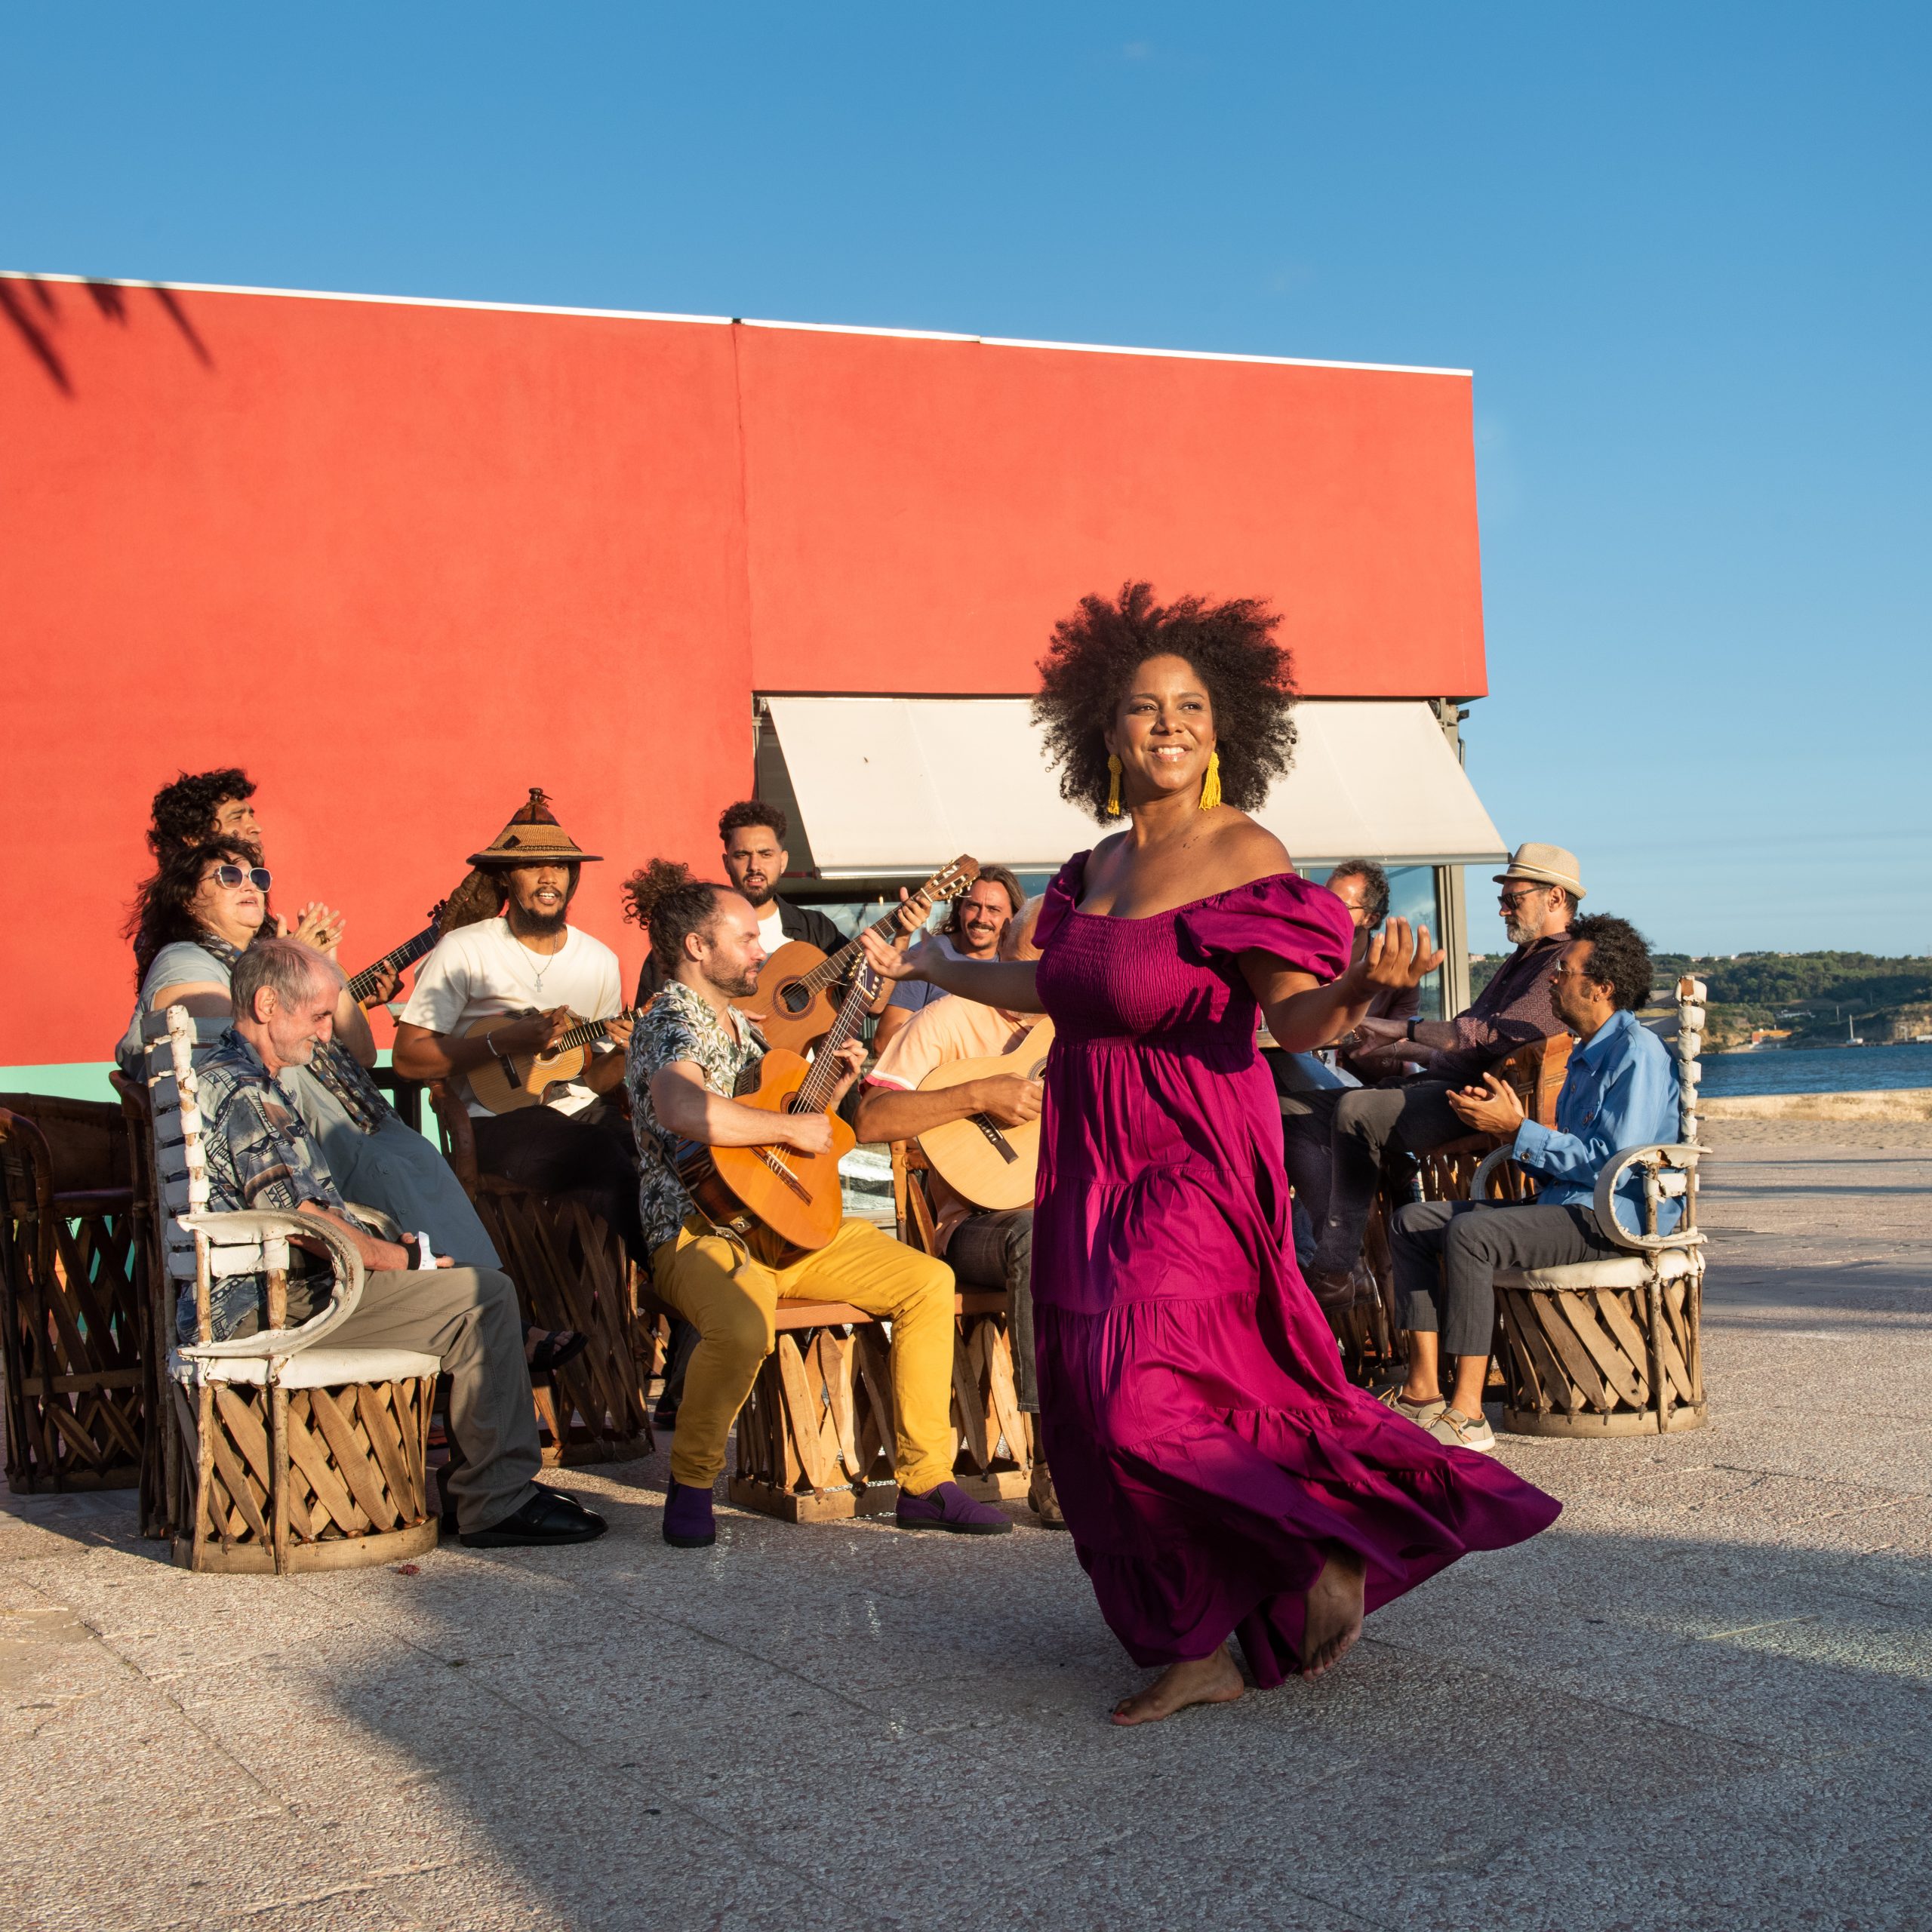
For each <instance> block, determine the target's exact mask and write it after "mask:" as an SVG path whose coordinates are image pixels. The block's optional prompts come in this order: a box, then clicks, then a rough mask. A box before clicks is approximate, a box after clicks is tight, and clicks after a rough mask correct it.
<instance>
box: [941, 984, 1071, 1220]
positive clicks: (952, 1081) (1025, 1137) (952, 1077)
mask: <svg viewBox="0 0 1932 1932" xmlns="http://www.w3.org/2000/svg"><path fill="white" fill-rule="evenodd" d="M1053 1043H1054V1023H1053V1022H1052V1021H1051V1020H1041V1022H1040V1023H1038V1026H1035V1027H1034V1028H1032V1030H1031V1031H1030V1032H1029V1033H1028V1034H1027V1035H1026V1038H1024V1039H1023V1040H1022V1041H1020V1044H1018V1045H1017V1047H1015V1048H1014V1049H1013V1051H1011V1053H1008V1054H999V1055H997V1056H995V1057H992V1058H990V1059H986V1060H954V1061H952V1062H951V1063H949V1064H948V1065H946V1066H936V1067H934V1069H933V1070H932V1072H930V1073H929V1074H928V1075H926V1077H925V1078H924V1079H923V1080H922V1081H920V1082H919V1091H920V1092H921V1093H922V1094H930V1093H931V1092H932V1091H934V1089H935V1088H940V1087H958V1086H963V1085H964V1084H965V1082H966V1081H969V1080H985V1079H988V1078H991V1077H992V1075H995V1074H999V1073H1011V1074H1017V1075H1018V1076H1019V1077H1020V1078H1021V1079H1022V1080H1037V1079H1038V1078H1039V1077H1040V1075H1041V1072H1042V1070H1043V1069H1044V1068H1045V1066H1046V1064H1047V1049H1048V1048H1049V1047H1051V1045H1052V1044H1053ZM919 1149H920V1151H921V1152H922V1153H923V1154H924V1155H925V1157H926V1158H927V1159H928V1160H929V1161H931V1163H932V1164H933V1167H934V1170H935V1171H936V1172H937V1174H938V1175H939V1177H940V1180H943V1181H944V1182H945V1183H946V1185H947V1186H949V1187H950V1188H951V1189H952V1191H953V1192H954V1193H955V1194H959V1195H964V1197H965V1198H967V1199H968V1201H971V1202H972V1204H974V1207H1032V1204H1033V1183H1034V1178H1035V1176H1036V1175H1037V1174H1038V1171H1039V1166H1040V1123H1039V1122H1038V1121H1037V1120H1029V1121H1027V1122H1026V1124H1024V1125H1023V1126H1020V1127H1002V1126H1001V1124H999V1122H998V1121H996V1120H995V1119H994V1118H992V1115H990V1114H968V1115H967V1116H966V1118H964V1120H949V1121H946V1123H945V1124H943V1126H940V1127H929V1128H927V1129H926V1131H925V1132H924V1133H923V1134H921V1135H920V1136H919Z"/></svg>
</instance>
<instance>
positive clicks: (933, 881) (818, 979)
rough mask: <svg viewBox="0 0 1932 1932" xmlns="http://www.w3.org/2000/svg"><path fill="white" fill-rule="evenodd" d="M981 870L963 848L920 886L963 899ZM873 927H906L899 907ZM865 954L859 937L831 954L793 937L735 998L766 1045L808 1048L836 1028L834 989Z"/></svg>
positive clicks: (890, 934)
mask: <svg viewBox="0 0 1932 1932" xmlns="http://www.w3.org/2000/svg"><path fill="white" fill-rule="evenodd" d="M979 876H980V862H979V860H977V859H969V858H968V857H966V856H965V854H964V853H962V854H961V855H960V856H959V857H958V858H956V859H955V860H953V862H952V864H951V865H949V866H941V867H940V869H939V870H938V871H937V872H934V874H933V875H932V877H931V878H929V879H928V880H927V881H926V882H925V884H924V885H922V886H921V887H920V888H919V892H921V893H923V894H924V895H925V896H926V897H927V898H928V899H930V900H931V901H932V902H933V903H934V905H937V904H939V903H940V902H941V901H942V900H947V899H957V898H958V897H959V895H960V894H961V893H962V892H964V891H968V890H969V889H970V888H971V885H972V883H973V881H974V880H975V879H976V878H978V877H979ZM913 897H915V898H916V897H918V894H914V895H913ZM870 930H871V931H873V932H875V933H876V934H878V936H879V937H880V938H881V939H882V940H887V941H888V942H890V941H891V940H895V939H897V937H899V935H900V933H901V932H903V931H904V930H905V928H904V927H903V925H902V924H900V918H899V909H898V908H897V906H895V907H894V909H892V910H891V912H888V913H887V914H886V915H885V916H884V918H881V919H875V920H874V921H872V926H871V928H870ZM862 956H863V955H861V953H860V949H859V942H858V941H857V940H856V939H854V940H847V942H846V943H844V945H843V946H841V947H840V948H839V949H838V951H837V952H835V953H833V954H832V955H831V956H830V958H827V957H826V955H825V954H823V952H820V950H819V949H818V948H817V946H814V945H812V944H811V943H809V942H808V941H807V940H801V939H795V940H787V941H786V943H785V944H784V945H783V946H780V948H779V949H778V950H777V952H774V954H773V955H771V958H769V959H768V960H767V961H765V962H764V964H763V965H762V966H761V967H760V968H758V991H757V992H755V993H749V994H747V995H746V996H745V998H743V999H740V1000H734V1001H732V1004H733V1005H734V1006H736V1007H737V1008H739V1009H740V1011H743V1012H746V1013H749V1014H751V1015H752V1017H754V1018H755V1019H756V1020H758V1030H759V1031H760V1032H761V1033H763V1034H764V1039H765V1044H766V1045H768V1046H770V1047H783V1048H786V1049H787V1050H789V1051H790V1052H792V1053H795V1054H801V1053H804V1052H806V1051H808V1050H809V1049H810V1048H811V1047H812V1046H814V1044H817V1041H820V1039H822V1038H824V1036H825V1035H826V1033H827V1032H829V1031H830V1029H831V1027H832V1021H833V1020H834V1019H835V1017H837V1016H836V1013H835V1009H834V1008H833V1005H832V991H831V989H832V988H833V987H835V986H837V985H838V983H839V982H840V981H841V980H843V979H844V977H846V975H847V974H849V973H850V972H851V970H852V969H853V968H854V966H856V965H857V964H858V963H859V961H860V958H861V957H862Z"/></svg>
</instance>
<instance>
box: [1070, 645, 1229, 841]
mask: <svg viewBox="0 0 1932 1932" xmlns="http://www.w3.org/2000/svg"><path fill="white" fill-rule="evenodd" d="M1090 742H1091V741H1090ZM1106 746H1107V749H1108V750H1109V751H1110V752H1112V753H1113V755H1114V756H1115V757H1116V758H1118V759H1119V760H1120V762H1121V787H1120V790H1121V804H1123V805H1124V806H1125V807H1127V808H1129V809H1131V808H1133V807H1134V805H1136V804H1150V803H1152V802H1153V801H1155V800H1158V799H1161V798H1171V797H1173V796H1174V795H1176V794H1177V793H1186V794H1187V795H1189V796H1192V797H1197V798H1198V796H1199V795H1200V792H1201V783H1202V780H1204V778H1205V777H1206V775H1207V758H1208V755H1209V754H1210V753H1211V752H1212V751H1213V750H1214V705H1213V703H1212V701H1211V700H1210V699H1209V697H1208V695H1207V685H1206V682H1205V681H1204V680H1203V678H1201V675H1200V674H1199V672H1197V671H1196V670H1195V668H1194V666H1192V664H1190V663H1189V662H1188V661H1187V660H1186V658H1185V657H1149V659H1147V660H1146V662H1145V663H1142V664H1141V665H1140V666H1138V667H1137V669H1135V671H1134V676H1133V678H1132V679H1131V681H1130V682H1129V684H1128V690H1127V694H1126V696H1125V697H1123V698H1122V699H1121V701H1120V703H1118V705H1117V706H1115V709H1114V722H1113V728H1112V730H1111V731H1109V732H1108V733H1107V734H1106Z"/></svg>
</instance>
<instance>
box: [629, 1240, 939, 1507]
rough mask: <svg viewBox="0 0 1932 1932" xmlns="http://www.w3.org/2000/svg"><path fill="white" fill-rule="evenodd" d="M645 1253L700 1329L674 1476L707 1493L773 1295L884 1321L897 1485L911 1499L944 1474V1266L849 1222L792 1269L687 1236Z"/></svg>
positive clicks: (681, 1413)
mask: <svg viewBox="0 0 1932 1932" xmlns="http://www.w3.org/2000/svg"><path fill="white" fill-rule="evenodd" d="M694 1226H703V1224H702V1223H694V1222H687V1223H685V1226H684V1227H682V1228H681V1229H679V1230H678V1235H677V1238H675V1240H673V1241H664V1242H662V1243H660V1245H659V1247H658V1248H657V1252H656V1253H655V1254H653V1255H652V1256H651V1280H652V1284H653V1286H654V1287H655V1289H656V1290H657V1297H658V1299H659V1300H660V1301H662V1302H663V1303H666V1305H667V1306H670V1307H672V1308H675V1309H676V1310H677V1311H678V1313H679V1314H680V1315H682V1316H683V1317H684V1318H685V1320H686V1321H688V1322H689V1323H690V1324H691V1326H692V1327H694V1328H695V1329H696V1330H697V1334H698V1342H697V1347H696V1348H695V1349H693V1350H692V1351H691V1364H690V1366H689V1367H688V1368H686V1370H685V1392H684V1398H683V1400H682V1401H681V1402H680V1403H679V1404H678V1426H677V1433H676V1435H675V1438H674V1440H673V1442H672V1450H671V1475H672V1478H673V1480H674V1481H678V1482H680V1483H683V1484H687V1485H688V1487H691V1488H693V1489H709V1488H710V1487H711V1486H712V1484H714V1483H715V1481H717V1480H718V1472H719V1471H720V1470H721V1469H723V1468H724V1444H725V1440H726V1438H728V1436H729V1435H730V1434H731V1425H732V1423H734V1422H735V1421H736V1420H737V1415H738V1411H740V1409H741V1408H743V1407H744V1405H745V1398H746V1396H748V1395H749V1394H750V1393H751V1392H752V1383H753V1382H754V1381H755V1380H757V1377H758V1364H759V1363H761V1361H764V1358H765V1357H766V1356H767V1355H769V1354H771V1350H772V1347H773V1344H774V1340H775V1339H776V1336H775V1331H774V1329H773V1327H772V1316H773V1314H774V1312H775V1310H776V1309H777V1305H778V1303H780V1302H781V1301H847V1302H850V1303H851V1304H852V1306H854V1308H862V1309H864V1310H865V1312H866V1313H867V1314H868V1315H878V1316H880V1317H881V1318H884V1319H885V1320H887V1321H890V1322H891V1324H892V1406H893V1412H894V1423H895V1427H896V1430H897V1444H896V1447H897V1456H898V1476H899V1486H900V1488H902V1489H905V1490H909V1491H911V1492H912V1494H914V1495H915V1496H922V1495H924V1494H925V1492H926V1491H928V1490H929V1489H932V1488H934V1487H937V1485H938V1484H940V1483H943V1482H946V1481H949V1480H950V1478H951V1477H952V1464H953V1459H954V1457H955V1454H956V1451H957V1439H956V1438H955V1434H954V1431H953V1427H952V1340H953V1325H952V1269H950V1268H949V1267H948V1266H946V1263H944V1262H943V1261H940V1260H935V1259H934V1257H932V1256H931V1255H930V1254H921V1253H919V1251H918V1250H917V1249H916V1248H911V1247H907V1246H906V1244H905V1243H904V1242H903V1241H894V1239H893V1238H892V1237H891V1235H888V1234H883V1233H881V1232H880V1231H879V1230H878V1229H877V1228H875V1227H874V1226H873V1225H872V1223H871V1222H869V1221H860V1220H848V1221H846V1222H844V1223H842V1224H841V1226H840V1227H839V1230H838V1233H837V1234H835V1235H833V1236H832V1239H831V1240H830V1241H829V1242H828V1243H827V1244H826V1245H825V1246H824V1247H821V1248H820V1249H819V1250H817V1252H816V1253H814V1254H808V1255H807V1256H806V1257H804V1260H802V1261H795V1262H794V1263H792V1266H790V1267H789V1268H781V1269H771V1268H767V1267H765V1266H764V1265H763V1264H762V1263H760V1262H757V1261H747V1260H744V1259H743V1257H742V1255H741V1253H740V1251H739V1250H737V1249H736V1248H734V1247H732V1246H731V1243H730V1242H728V1241H724V1240H722V1239H721V1238H719V1237H718V1236H717V1235H711V1234H704V1233H700V1232H694Z"/></svg>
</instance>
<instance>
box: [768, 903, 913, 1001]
mask: <svg viewBox="0 0 1932 1932" xmlns="http://www.w3.org/2000/svg"><path fill="white" fill-rule="evenodd" d="M930 883H931V881H928V884H930ZM866 932H869V933H872V934H876V935H877V936H878V937H879V938H881V939H882V940H887V941H888V942H889V941H891V940H894V939H896V938H897V937H898V934H899V915H898V914H897V912H888V913H887V914H886V915H885V916H884V918H879V919H875V920H874V921H872V924H870V925H869V926H868V927H867V928H866ZM860 937H863V934H862V935H860ZM857 958H860V950H859V940H857V939H848V940H847V941H846V942H845V943H844V945H843V946H841V947H840V948H839V949H838V951H837V952H834V953H831V954H829V955H827V956H826V958H823V959H821V960H820V961H819V963H818V964H817V965H816V966H814V968H812V970H811V971H810V972H809V973H807V974H803V975H802V976H801V978H800V980H799V983H800V985H801V986H804V987H806V988H807V989H809V990H810V991H811V992H815V993H822V992H824V990H825V989H826V987H827V986H835V985H837V984H838V982H839V981H840V980H842V979H843V978H844V977H845V975H846V974H848V972H849V971H851V968H852V964H853V962H854V961H855V960H857Z"/></svg>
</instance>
